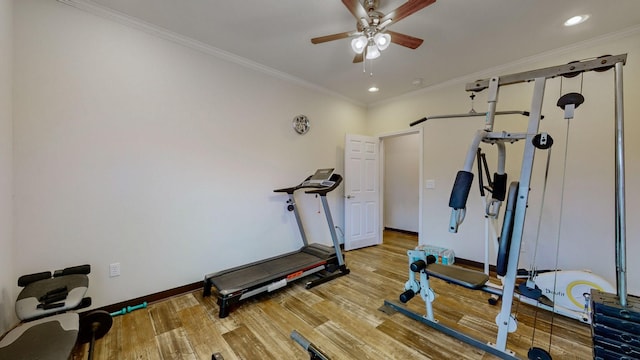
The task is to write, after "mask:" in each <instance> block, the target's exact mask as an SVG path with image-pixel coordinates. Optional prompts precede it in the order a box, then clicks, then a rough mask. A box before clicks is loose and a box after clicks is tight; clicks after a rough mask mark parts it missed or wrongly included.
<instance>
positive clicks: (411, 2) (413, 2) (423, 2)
mask: <svg viewBox="0 0 640 360" xmlns="http://www.w3.org/2000/svg"><path fill="white" fill-rule="evenodd" d="M344 1H346V0H343V2H344ZM434 2H436V0H408V1H407V2H406V3H404V4H402V5H400V6H399V7H398V8H397V9H395V10H393V11H391V12H390V13H388V14H387V15H385V16H384V17H383V18H382V19H380V22H381V23H382V22H385V21H387V20H391V22H393V23H397V22H398V21H400V20H402V19H404V18H406V17H407V16H409V15H411V14H413V13H414V12H416V11H418V10H421V9H423V8H425V7H427V6H429V5H431V4H433V3H434ZM389 25H390V23H389Z"/></svg>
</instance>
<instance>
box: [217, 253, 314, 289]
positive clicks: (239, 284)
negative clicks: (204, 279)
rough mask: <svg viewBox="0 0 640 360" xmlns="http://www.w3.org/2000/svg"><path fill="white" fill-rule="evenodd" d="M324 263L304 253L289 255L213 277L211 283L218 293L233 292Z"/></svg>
mask: <svg viewBox="0 0 640 360" xmlns="http://www.w3.org/2000/svg"><path fill="white" fill-rule="evenodd" d="M324 262H326V260H325V259H320V258H318V257H317V256H313V255H311V254H307V253H304V252H297V253H293V254H289V255H287V256H284V257H279V258H275V259H271V260H268V261H264V262H259V263H257V264H253V265H251V266H247V267H244V268H240V269H236V270H234V271H231V272H227V273H222V274H220V275H216V276H213V277H212V278H211V279H210V280H211V283H212V284H213V285H214V286H215V287H216V288H217V289H218V291H229V292H233V291H235V290H239V289H246V288H249V287H251V286H255V285H259V284H262V283H264V282H267V281H269V280H274V281H276V280H279V279H280V278H282V277H284V276H286V275H288V274H291V273H294V272H296V271H300V270H303V269H306V268H307V267H315V266H314V265H317V264H320V263H324Z"/></svg>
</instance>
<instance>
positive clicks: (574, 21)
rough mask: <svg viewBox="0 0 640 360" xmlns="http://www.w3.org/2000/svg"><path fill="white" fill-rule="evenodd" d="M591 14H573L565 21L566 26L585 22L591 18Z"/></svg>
mask: <svg viewBox="0 0 640 360" xmlns="http://www.w3.org/2000/svg"><path fill="white" fill-rule="evenodd" d="M589 16H590V15H589V14H584V15H576V16H573V17H571V18H569V19H567V21H565V22H564V26H574V25H578V24H582V23H583V22H585V21H587V19H589Z"/></svg>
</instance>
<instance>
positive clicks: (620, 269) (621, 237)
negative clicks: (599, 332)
mask: <svg viewBox="0 0 640 360" xmlns="http://www.w3.org/2000/svg"><path fill="white" fill-rule="evenodd" d="M622 65H623V63H622V62H617V63H616V65H615V77H616V96H615V100H616V127H615V132H616V271H617V276H616V279H617V290H618V297H619V299H620V306H623V307H624V306H627V249H626V248H627V243H626V223H625V222H626V220H625V201H624V199H625V192H624V106H623V98H622Z"/></svg>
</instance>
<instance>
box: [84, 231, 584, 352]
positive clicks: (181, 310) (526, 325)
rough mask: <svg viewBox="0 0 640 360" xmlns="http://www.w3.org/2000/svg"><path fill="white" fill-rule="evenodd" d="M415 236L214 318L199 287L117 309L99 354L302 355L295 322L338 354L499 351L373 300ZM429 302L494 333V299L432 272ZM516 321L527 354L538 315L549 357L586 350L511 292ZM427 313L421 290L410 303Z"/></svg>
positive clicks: (450, 320)
mask: <svg viewBox="0 0 640 360" xmlns="http://www.w3.org/2000/svg"><path fill="white" fill-rule="evenodd" d="M416 244H417V239H416V237H415V236H411V235H407V234H403V233H396V232H385V238H384V243H383V244H381V245H378V246H373V247H368V248H364V249H359V250H354V251H349V252H347V265H348V266H349V268H350V269H351V273H350V274H349V275H347V276H343V277H340V278H337V279H335V280H333V281H330V282H327V283H325V284H322V285H319V286H317V287H314V288H312V289H305V287H304V280H303V281H300V282H296V283H294V284H290V285H289V286H287V287H286V288H283V289H279V290H278V291H274V292H272V293H266V294H261V295H259V296H256V297H253V298H250V299H248V300H247V301H243V302H242V304H241V305H240V306H239V307H238V308H237V309H234V310H233V311H232V312H231V313H230V315H229V316H227V317H226V318H224V319H220V318H218V311H219V308H218V305H217V304H216V300H217V299H216V297H215V296H210V297H204V296H203V294H202V290H201V289H200V290H196V291H193V292H191V293H188V294H184V295H180V296H177V297H174V298H171V299H167V300H164V301H161V302H158V303H155V304H151V305H149V306H148V307H147V308H146V309H141V310H137V311H134V312H132V313H129V314H126V315H123V316H117V317H115V318H114V325H113V327H112V329H111V331H110V332H109V333H108V334H107V335H106V336H105V337H104V338H102V339H100V340H98V341H97V343H96V349H95V360H116V359H117V360H121V359H132V360H133V359H135V360H167V359H199V360H209V359H211V355H212V354H213V353H215V352H219V353H221V354H222V355H223V357H224V359H225V360H240V359H252V360H253V359H267V360H269V359H287V360H288V359H308V358H309V356H308V354H306V352H305V351H304V350H303V349H302V347H300V346H299V345H298V344H296V343H295V342H294V341H293V340H291V339H290V337H289V335H290V334H291V331H293V330H296V331H298V332H299V333H300V334H302V335H303V336H304V337H306V338H307V339H308V340H309V341H311V342H313V343H314V344H315V345H316V346H318V347H319V348H320V349H321V350H322V351H323V352H325V353H326V354H328V355H329V356H330V357H331V358H333V359H335V360H339V359H349V360H359V359H376V360H377V359H412V360H424V359H438V360H442V359H469V360H470V359H473V360H476V359H477V360H494V359H496V357H495V356H493V355H491V354H486V353H485V352H483V351H481V350H479V349H477V348H474V347H472V346H469V345H466V344H463V343H461V342H460V341H458V340H456V339H453V338H451V337H449V336H447V335H445V334H443V333H440V332H438V331H436V330H434V329H432V328H430V327H428V326H426V325H425V324H422V323H419V322H417V321H414V320H413V319H410V318H408V317H406V316H404V315H402V314H400V313H385V312H382V311H379V310H378V309H379V308H380V307H381V306H382V305H383V302H384V300H385V299H390V300H396V299H397V298H398V295H399V294H400V293H401V292H402V291H403V289H404V286H405V283H406V282H407V281H408V276H409V272H408V261H407V250H408V249H412V248H414V247H415V246H416ZM431 287H432V288H433V290H434V291H435V292H436V299H435V301H434V302H433V308H434V312H435V316H436V318H437V319H438V320H439V321H440V323H441V324H443V325H446V326H449V327H451V328H455V329H458V330H459V331H461V332H465V333H467V334H468V335H472V336H474V337H477V338H479V339H483V341H495V337H496V329H497V326H496V325H495V316H496V315H497V314H498V312H499V311H500V307H499V306H491V305H489V304H488V303H487V298H488V295H487V294H485V293H482V292H479V291H470V290H467V289H463V288H460V287H457V286H453V285H450V284H447V283H446V282H444V281H441V280H438V279H433V280H432V282H431ZM514 304H515V305H514V308H513V309H512V312H514V313H517V317H518V330H517V331H516V332H515V333H512V334H510V335H509V339H508V344H507V347H508V348H511V349H514V350H515V351H516V352H517V355H518V356H519V357H520V358H526V357H527V351H528V348H529V347H530V346H531V343H532V342H531V337H532V335H533V326H534V323H535V326H536V332H535V342H534V345H535V346H538V347H541V348H545V349H546V348H548V347H549V341H548V339H549V335H550V333H551V332H553V338H552V343H551V347H550V349H551V354H552V355H553V357H554V359H555V358H557V359H587V358H591V357H592V356H591V346H592V343H591V334H590V328H589V326H587V325H585V324H582V323H580V322H578V321H575V320H571V319H567V318H563V317H560V316H557V315H556V316H555V317H554V318H553V326H552V318H551V316H550V313H549V312H545V311H538V312H537V313H536V311H535V308H534V307H531V306H529V305H524V304H520V305H518V302H517V301H516V302H514ZM406 307H407V308H408V309H410V310H412V311H414V312H416V313H418V314H424V313H425V312H426V310H425V304H424V302H423V300H422V299H421V298H420V296H416V297H415V298H414V299H413V300H411V301H409V302H408V303H407V304H406ZM87 348H88V346H87V345H78V346H76V348H75V349H74V353H73V357H72V359H74V360H76V359H78V360H80V359H82V360H84V359H86V352H87Z"/></svg>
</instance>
